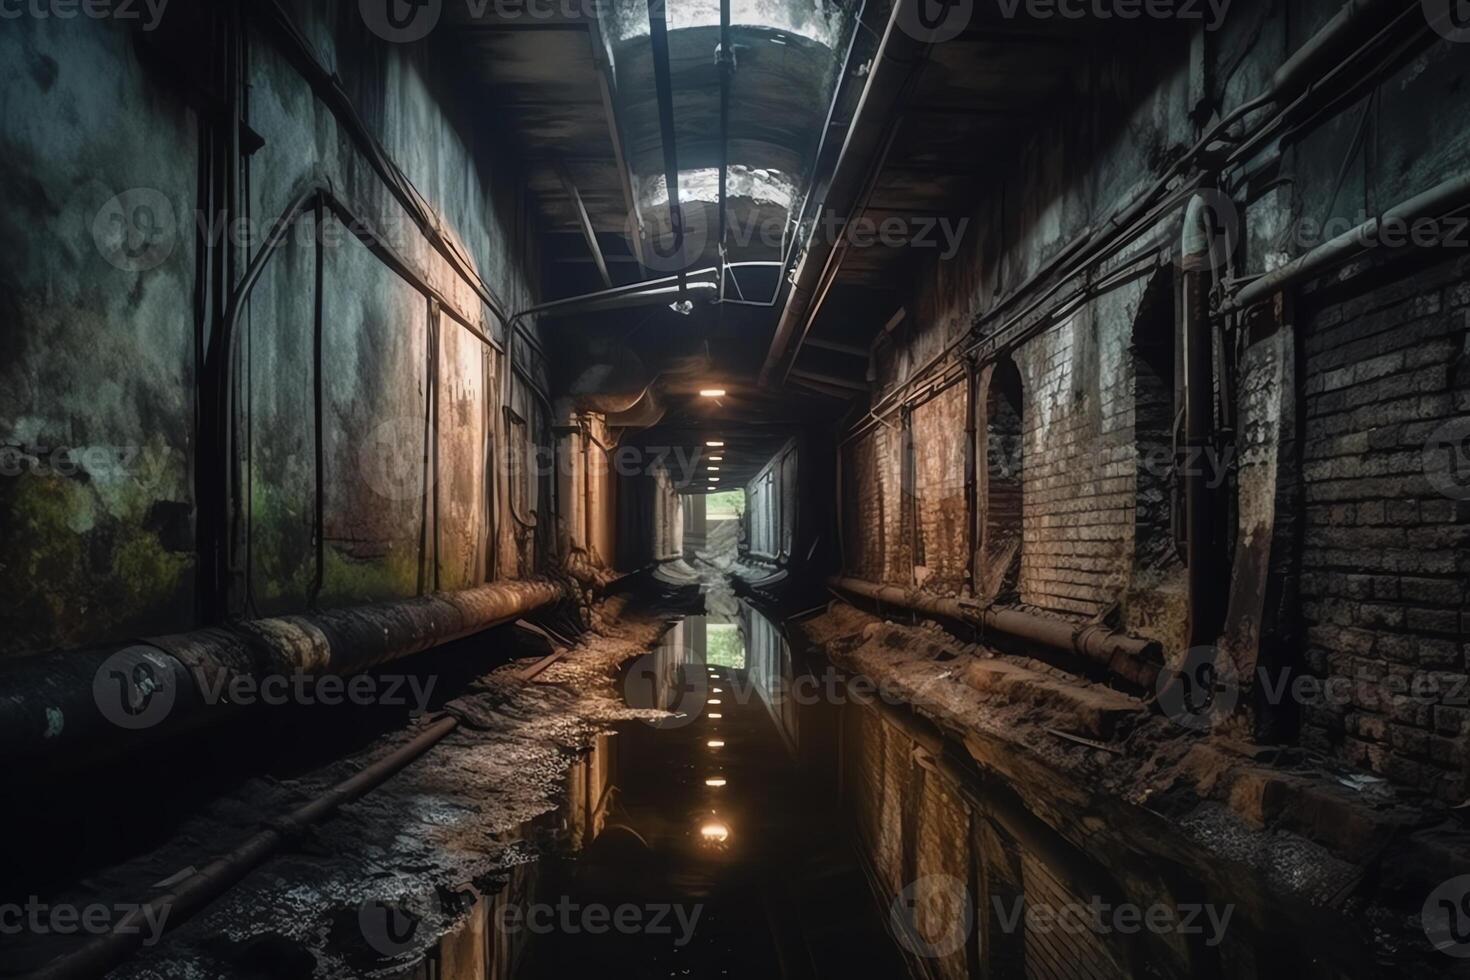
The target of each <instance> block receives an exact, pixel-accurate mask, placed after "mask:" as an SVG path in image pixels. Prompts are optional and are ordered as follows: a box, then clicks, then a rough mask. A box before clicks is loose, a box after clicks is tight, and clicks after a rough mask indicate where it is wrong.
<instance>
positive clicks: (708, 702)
mask: <svg viewBox="0 0 1470 980" xmlns="http://www.w3.org/2000/svg"><path fill="white" fill-rule="evenodd" d="M719 703H720V699H719V698H710V699H709V700H708V701H706V702H705V704H719Z"/></svg>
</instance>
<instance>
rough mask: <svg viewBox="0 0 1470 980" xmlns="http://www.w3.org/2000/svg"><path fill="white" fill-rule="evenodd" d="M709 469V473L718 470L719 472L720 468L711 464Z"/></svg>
mask: <svg viewBox="0 0 1470 980" xmlns="http://www.w3.org/2000/svg"><path fill="white" fill-rule="evenodd" d="M709 471H710V472H711V473H718V472H720V468H719V467H718V466H711V467H709Z"/></svg>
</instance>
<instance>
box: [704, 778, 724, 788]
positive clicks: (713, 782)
mask: <svg viewBox="0 0 1470 980" xmlns="http://www.w3.org/2000/svg"><path fill="white" fill-rule="evenodd" d="M704 784H705V785H706V786H723V785H725V777H724V776H711V777H710V778H708V779H706V780H705V781H704Z"/></svg>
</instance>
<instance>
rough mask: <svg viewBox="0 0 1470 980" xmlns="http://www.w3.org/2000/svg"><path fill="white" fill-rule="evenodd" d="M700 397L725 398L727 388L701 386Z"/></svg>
mask: <svg viewBox="0 0 1470 980" xmlns="http://www.w3.org/2000/svg"><path fill="white" fill-rule="evenodd" d="M699 397H700V398H724V397H725V389H724V388H701V389H699Z"/></svg>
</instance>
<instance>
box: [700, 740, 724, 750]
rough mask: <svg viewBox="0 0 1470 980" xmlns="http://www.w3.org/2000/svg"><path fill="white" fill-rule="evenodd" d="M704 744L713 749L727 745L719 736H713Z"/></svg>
mask: <svg viewBox="0 0 1470 980" xmlns="http://www.w3.org/2000/svg"><path fill="white" fill-rule="evenodd" d="M704 744H705V745H708V746H709V747H710V748H712V749H723V748H724V747H725V743H724V741H723V740H722V739H718V738H712V739H710V740H709V741H708V742H706V743H704Z"/></svg>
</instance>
